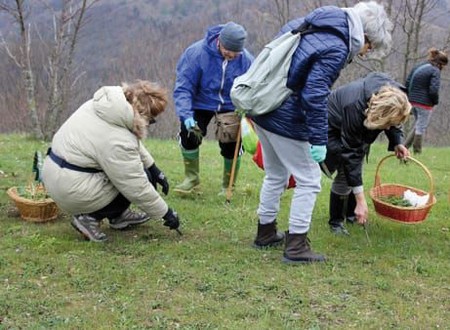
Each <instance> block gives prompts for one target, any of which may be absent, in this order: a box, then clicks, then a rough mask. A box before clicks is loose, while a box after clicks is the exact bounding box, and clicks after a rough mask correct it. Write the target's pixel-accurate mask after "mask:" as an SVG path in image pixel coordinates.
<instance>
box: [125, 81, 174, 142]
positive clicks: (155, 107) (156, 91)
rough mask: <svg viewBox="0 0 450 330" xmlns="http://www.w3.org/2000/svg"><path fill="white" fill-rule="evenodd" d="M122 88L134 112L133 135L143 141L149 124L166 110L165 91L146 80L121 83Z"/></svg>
mask: <svg viewBox="0 0 450 330" xmlns="http://www.w3.org/2000/svg"><path fill="white" fill-rule="evenodd" d="M122 88H123V92H124V94H125V98H126V99H127V101H128V103H130V104H131V106H132V108H133V111H134V123H133V133H134V134H136V136H137V137H138V138H139V139H143V138H145V137H146V136H147V127H148V125H149V122H150V121H152V120H154V118H155V117H156V116H158V115H159V114H160V113H162V112H163V111H164V110H165V109H166V106H167V90H166V89H165V88H163V87H161V86H160V85H159V84H157V83H154V82H150V81H147V80H136V82H134V83H132V84H128V83H122Z"/></svg>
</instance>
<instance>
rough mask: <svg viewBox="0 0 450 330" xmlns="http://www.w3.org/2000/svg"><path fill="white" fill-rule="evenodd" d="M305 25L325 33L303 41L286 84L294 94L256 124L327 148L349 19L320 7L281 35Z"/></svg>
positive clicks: (330, 8)
mask: <svg viewBox="0 0 450 330" xmlns="http://www.w3.org/2000/svg"><path fill="white" fill-rule="evenodd" d="M303 21H305V22H307V23H309V24H311V25H312V26H313V27H315V28H317V29H318V30H320V29H323V32H322V31H316V32H313V33H310V34H305V35H303V36H302V38H301V40H300V44H299V46H298V48H297V50H296V51H295V53H294V55H293V57H292V62H291V67H290V69H289V74H288V82H287V87H289V88H290V89H292V90H293V91H294V93H293V94H292V95H291V96H290V97H289V98H288V99H287V100H286V101H285V102H284V103H283V104H282V105H281V106H280V107H279V108H278V109H276V110H274V111H272V112H270V113H268V114H265V115H262V116H257V117H254V118H253V120H254V121H255V122H256V123H257V124H258V125H259V126H261V127H262V128H264V129H266V130H268V131H270V132H272V133H275V134H278V135H281V136H284V137H287V138H291V139H294V140H300V141H309V142H310V143H311V144H314V145H326V144H327V97H328V95H329V93H330V88H331V86H332V85H333V83H334V82H335V80H336V79H337V78H338V76H339V72H340V71H341V70H342V68H343V67H344V65H345V64H346V62H347V57H348V54H349V48H348V44H349V26H348V22H347V15H346V13H345V12H344V11H343V10H342V9H340V8H338V7H334V6H325V7H320V8H318V9H316V10H314V11H313V12H311V13H310V14H309V15H308V16H306V17H305V18H299V19H296V20H294V21H291V22H289V23H288V24H286V25H285V26H284V27H283V28H282V30H281V33H284V32H287V31H290V30H292V29H294V28H297V27H298V26H299V25H300V24H301V23H302V22H303ZM330 31H332V32H330Z"/></svg>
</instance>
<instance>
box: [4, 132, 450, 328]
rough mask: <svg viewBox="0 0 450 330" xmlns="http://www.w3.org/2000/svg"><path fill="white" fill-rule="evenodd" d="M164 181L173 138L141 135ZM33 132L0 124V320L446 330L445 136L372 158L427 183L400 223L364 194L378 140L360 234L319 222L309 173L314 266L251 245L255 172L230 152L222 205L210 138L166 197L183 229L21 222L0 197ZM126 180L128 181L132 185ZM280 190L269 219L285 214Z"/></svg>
mask: <svg viewBox="0 0 450 330" xmlns="http://www.w3.org/2000/svg"><path fill="white" fill-rule="evenodd" d="M146 145H147V147H148V148H149V150H150V151H151V152H152V154H153V156H154V157H155V159H156V160H157V164H158V166H159V167H160V168H161V169H163V170H164V172H165V173H166V175H167V177H168V178H169V181H170V183H171V188H173V187H174V186H175V185H176V184H177V183H179V182H180V181H181V180H182V178H183V168H182V162H181V156H180V152H179V149H178V144H177V142H176V141H174V140H170V141H160V140H147V141H146ZM47 146H48V145H47V144H46V143H41V142H36V141H33V140H28V139H27V138H25V137H24V136H19V135H2V136H0V170H1V172H0V187H1V189H0V208H1V213H0V247H1V249H0V329H48V328H54V329H145V328H152V329H349V328H354V329H438V328H439V329H449V327H450V326H449V324H450V281H449V274H450V262H449V256H450V233H449V228H450V223H449V221H450V212H449V211H450V207H449V196H448V192H449V188H450V178H449V172H450V171H449V167H450V166H449V165H450V148H439V149H438V148H431V147H427V146H425V148H424V152H423V154H421V155H420V156H418V157H417V159H418V160H420V161H421V162H422V163H423V164H425V165H426V167H427V169H428V170H429V171H430V173H431V177H432V179H433V182H434V184H431V185H430V183H431V180H429V177H428V176H427V174H426V172H424V171H423V170H422V168H421V167H420V166H418V165H416V164H414V163H410V164H409V165H407V166H405V165H400V164H399V163H398V161H396V160H395V159H394V158H391V159H388V160H387V161H386V162H385V163H383V166H382V167H381V168H380V172H379V174H380V178H381V180H382V182H385V183H402V184H406V185H409V186H412V187H416V188H420V189H423V190H425V191H430V190H431V189H432V188H434V191H435V195H436V198H437V203H436V205H434V206H433V208H432V209H431V212H430V214H429V216H428V217H427V219H426V221H424V222H423V223H420V224H416V225H405V224H400V223H396V222H392V221H389V220H386V219H383V218H380V217H378V216H377V215H376V214H375V212H374V210H373V205H372V202H371V200H370V197H369V190H370V188H371V186H372V185H373V183H374V176H375V171H376V166H377V164H378V162H379V161H380V159H382V158H383V157H384V156H386V155H387V152H386V144H385V143H380V144H376V145H374V146H373V148H372V150H371V154H370V157H369V162H368V163H367V164H365V165H364V166H365V171H364V179H365V187H366V196H367V199H368V202H369V205H370V212H371V215H370V224H369V228H368V236H366V233H365V231H364V230H363V228H362V227H360V226H359V225H353V226H348V228H349V231H350V233H351V236H349V237H337V236H333V235H332V234H331V233H330V232H329V230H328V225H327V221H328V219H327V217H328V193H329V189H330V183H331V181H330V180H329V179H327V178H326V177H325V176H323V178H322V192H321V193H320V194H319V197H318V201H317V204H316V208H315V211H314V216H313V222H312V229H311V231H310V235H309V237H310V239H311V241H312V246H313V248H314V250H316V251H318V252H321V253H324V254H325V255H326V256H327V257H328V259H329V261H328V262H327V263H324V264H312V265H302V266H289V265H285V264H283V263H282V262H281V256H282V248H277V249H269V250H263V251H260V250H255V249H253V248H252V247H251V244H252V241H253V239H254V236H255V233H256V224H257V216H256V208H257V206H258V195H259V189H260V186H261V183H262V179H263V172H262V171H261V170H259V169H258V168H257V167H256V166H255V165H254V164H253V162H252V161H251V157H250V156H249V155H247V154H245V155H244V156H243V162H242V167H241V171H240V173H239V177H238V182H237V187H236V190H235V191H234V193H233V196H232V199H231V203H230V204H229V205H227V204H226V203H225V198H224V197H223V196H218V192H219V191H220V185H221V177H222V159H221V157H220V154H219V148H218V145H217V143H216V142H215V141H205V142H204V144H203V145H202V147H201V180H202V185H201V187H202V189H201V192H202V193H201V194H198V195H194V196H189V197H180V196H177V195H176V194H174V193H170V194H169V196H168V197H166V200H167V202H168V203H169V205H170V206H171V207H173V208H174V209H175V210H176V211H177V212H178V213H179V215H180V217H181V219H182V226H181V230H182V231H183V233H184V235H183V236H178V235H177V234H176V233H175V232H174V231H169V230H168V229H167V228H166V227H164V226H163V225H162V223H161V222H159V221H152V222H148V223H146V224H144V225H142V226H140V227H137V228H135V229H132V230H127V231H114V230H112V229H109V228H108V226H107V224H106V223H105V224H104V226H103V228H104V231H105V233H106V234H107V235H108V242H106V243H104V244H96V243H90V242H87V241H84V240H83V238H82V237H81V235H80V234H79V233H78V232H76V231H75V230H74V229H72V227H71V226H70V224H69V222H70V221H69V217H68V215H64V214H63V215H61V216H60V217H59V218H58V219H57V220H56V221H54V222H51V223H43V224H34V223H30V222H25V221H23V220H21V219H20V218H19V217H18V215H17V211H16V210H15V208H14V206H13V205H12V203H11V202H10V201H9V199H8V196H7V195H6V190H7V189H8V188H9V187H11V186H17V185H23V184H26V183H27V182H28V181H29V180H30V178H31V177H32V174H31V165H32V158H33V153H34V151H35V150H41V151H42V152H45V150H46V148H47ZM137 189H138V187H137ZM291 196H292V191H291V190H290V191H287V192H286V193H285V195H284V196H283V198H282V209H281V212H280V214H279V218H278V223H279V228H280V229H281V230H286V229H287V225H288V219H287V217H288V212H289V204H290V197H291Z"/></svg>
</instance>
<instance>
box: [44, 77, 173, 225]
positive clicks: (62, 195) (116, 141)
mask: <svg viewBox="0 0 450 330" xmlns="http://www.w3.org/2000/svg"><path fill="white" fill-rule="evenodd" d="M133 120H134V114H133V109H132V107H131V105H130V104H129V103H128V102H127V100H126V99H125V95H124V93H123V90H122V87H120V86H112V87H102V88H100V89H99V90H98V91H97V92H96V93H95V94H94V97H93V98H92V99H91V100H89V101H87V102H86V103H84V104H83V105H82V106H81V107H80V108H79V109H78V110H77V111H75V112H74V113H73V114H72V116H71V117H70V118H69V119H68V120H67V121H66V122H65V123H64V124H63V125H62V126H61V128H60V129H59V130H58V132H56V134H55V136H54V137H53V141H52V151H53V152H54V153H55V154H56V155H58V156H59V157H61V158H63V159H64V160H66V161H67V162H69V163H71V164H74V165H78V166H81V167H87V168H95V169H100V170H102V172H100V173H84V172H78V171H74V170H71V169H67V168H61V167H59V166H58V165H57V164H55V163H54V162H53V160H51V159H50V158H49V157H46V158H45V160H44V165H43V173H42V177H43V182H44V185H45V187H46V189H47V190H48V192H49V194H50V196H51V197H52V198H53V199H54V201H55V202H56V204H57V205H58V206H59V207H60V208H61V209H63V210H65V211H66V212H68V213H70V214H81V213H91V212H94V211H98V210H100V209H101V208H103V207H105V206H106V205H108V204H109V203H110V202H111V201H112V200H113V199H114V198H115V197H116V196H117V195H118V194H119V192H121V193H122V195H124V196H125V197H126V198H127V199H128V200H129V201H130V202H131V203H133V204H135V205H137V206H138V207H139V208H140V209H141V210H143V211H144V212H146V213H147V214H148V215H149V216H150V217H151V218H152V219H161V218H162V217H163V216H164V215H165V214H166V212H167V210H168V206H167V204H166V202H165V201H164V200H163V199H162V198H161V196H160V195H159V193H158V192H157V191H156V190H155V188H154V187H153V186H152V184H151V183H150V182H149V181H148V179H147V176H146V174H145V171H144V168H148V167H150V166H151V165H153V163H154V160H153V158H152V156H151V155H150V153H149V152H148V151H147V150H146V149H145V147H144V146H143V144H142V142H141V141H139V139H138V138H137V137H136V135H135V134H133V132H132V130H133Z"/></svg>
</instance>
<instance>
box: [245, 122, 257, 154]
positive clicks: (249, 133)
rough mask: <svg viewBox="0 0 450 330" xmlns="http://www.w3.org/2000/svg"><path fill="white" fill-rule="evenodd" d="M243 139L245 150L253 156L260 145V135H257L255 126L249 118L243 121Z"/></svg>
mask: <svg viewBox="0 0 450 330" xmlns="http://www.w3.org/2000/svg"><path fill="white" fill-rule="evenodd" d="M241 139H242V145H243V146H244V150H245V151H246V152H248V153H249V154H251V155H253V154H254V153H255V152H256V147H257V145H258V141H259V139H258V135H256V132H255V130H254V129H253V125H252V123H251V121H250V119H248V118H247V117H242V119H241Z"/></svg>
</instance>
